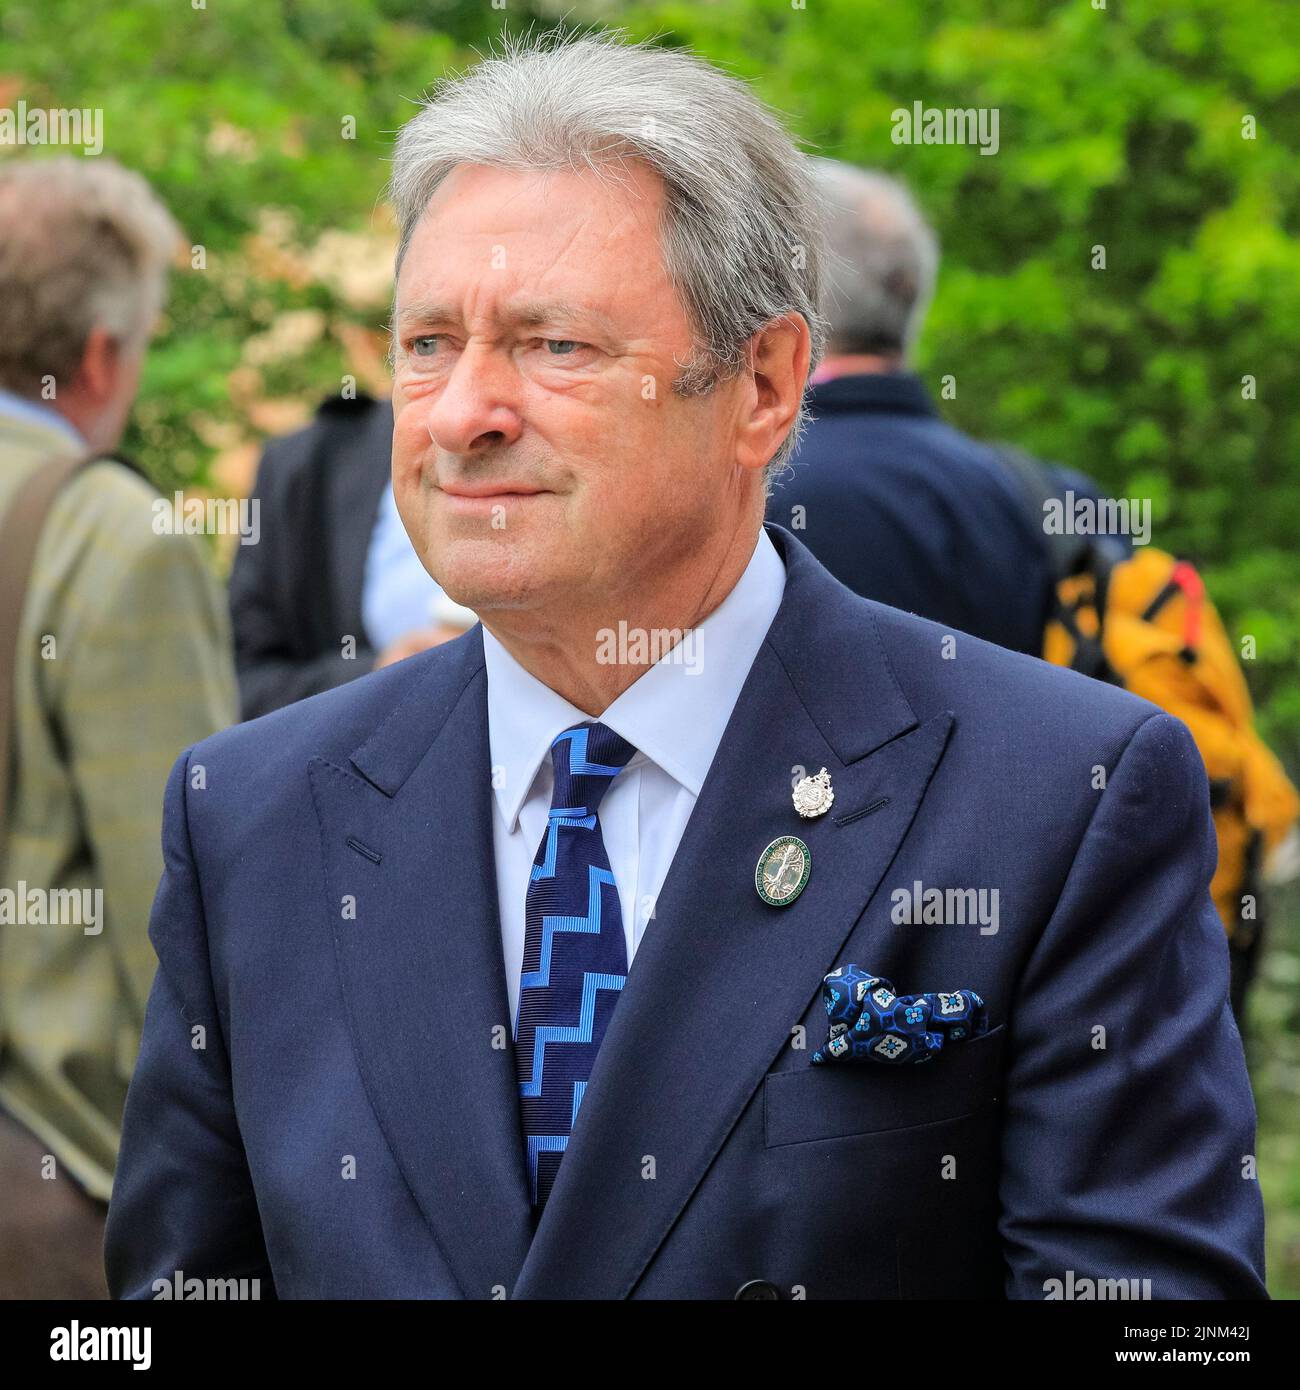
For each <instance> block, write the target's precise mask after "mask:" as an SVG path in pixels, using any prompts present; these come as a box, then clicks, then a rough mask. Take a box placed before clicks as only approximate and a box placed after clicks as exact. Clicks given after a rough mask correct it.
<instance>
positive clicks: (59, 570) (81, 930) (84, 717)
mask: <svg viewBox="0 0 1300 1390" xmlns="http://www.w3.org/2000/svg"><path fill="white" fill-rule="evenodd" d="M179 236H180V231H179V228H178V227H177V225H176V223H175V222H174V221H173V219H172V217H171V216H170V214H169V213H168V212H167V210H166V209H165V208H164V207H163V205H162V203H161V202H160V201H159V200H158V199H157V197H156V196H155V195H154V194H153V192H152V191H151V190H150V188H149V186H148V184H147V183H146V182H145V180H144V179H143V178H141V177H140V175H139V174H136V173H132V172H130V171H128V170H126V169H123V168H121V167H120V166H119V165H117V164H115V163H114V162H113V161H112V160H109V159H103V158H99V159H94V160H89V159H85V158H82V157H71V156H66V157H58V158H51V159H44V160H33V161H27V160H0V637H3V642H2V643H0V711H3V715H4V724H3V729H2V730H0V813H2V816H3V818H2V820H0V890H3V892H0V1297H6V1298H16V1297H27V1298H54V1297H83V1298H84V1297H105V1296H106V1294H107V1290H106V1287H105V1285H104V1276H103V1263H102V1254H101V1245H102V1239H103V1223H104V1214H105V1211H106V1204H107V1201H108V1197H109V1191H110V1187H111V1185H112V1180H113V1170H114V1164H115V1161H116V1156H117V1148H118V1140H119V1133H120V1123H121V1113H122V1107H123V1103H124V1101H125V1098H126V1088H127V1082H128V1080H129V1078H130V1075H131V1070H132V1067H133V1065H134V1062H135V1057H136V1053H137V1050H138V1046H139V1037H140V1033H141V1029H142V1027H143V1022H144V1006H145V1000H146V997H147V995H148V992H149V987H150V983H151V981H152V979H153V973H154V968H155V965H156V957H155V956H154V953H153V950H152V948H151V946H150V944H149V940H148V935H147V927H148V921H149V907H150V902H151V900H152V898H153V893H154V889H155V887H156V886H157V881H158V877H159V875H160V873H161V872H162V867H163V861H162V853H161V849H160V829H161V819H162V802H161V797H162V789H163V785H164V783H165V781H166V776H167V769H168V767H169V766H170V765H171V763H172V762H173V761H174V759H175V757H176V754H177V752H178V751H179V750H180V749H181V748H182V747H185V746H186V745H188V744H190V743H192V742H193V741H194V740H195V739H196V738H202V737H204V736H205V735H207V734H210V733H212V732H214V731H216V730H218V729H221V728H223V727H224V726H226V725H227V724H229V723H231V722H233V721H234V719H235V717H236V706H235V689H234V673H233V668H232V663H231V657H230V650H229V628H228V624H227V621H226V615H225V611H224V606H223V604H222V601H221V595H220V590H219V587H218V585H217V584H216V582H215V581H214V579H213V577H212V575H211V573H210V571H209V568H208V565H207V562H206V559H205V556H204V554H203V548H202V545H201V543H200V542H198V541H197V540H196V539H195V538H194V537H193V536H187V535H183V534H179V533H177V532H176V531H175V530H174V529H171V530H163V531H162V532H161V533H160V531H159V530H156V529H155V523H156V520H157V516H158V513H157V510H156V508H155V505H154V504H155V502H156V501H157V500H158V499H157V494H156V493H155V491H154V490H153V488H151V487H150V486H149V485H148V483H146V482H145V480H144V479H143V478H142V477H140V476H139V475H138V474H137V473H136V472H135V471H133V469H132V468H131V467H129V466H127V465H125V464H123V463H121V462H119V461H116V460H113V459H110V458H105V457H103V456H104V455H105V454H107V453H109V452H110V451H112V450H113V449H115V448H116V447H117V445H118V442H119V440H120V439H121V436H122V432H123V428H124V426H125V424H126V420H127V416H128V414H129V412H130V409H131V405H132V402H133V400H134V399H135V395H136V392H137V389H138V385H139V380H140V372H141V366H142V363H143V359H144V354H145V351H146V348H147V345H148V342H149V339H150V336H151V334H152V331H153V326H154V323H155V320H156V319H157V317H158V314H159V311H160V309H161V307H162V304H163V300H164V296H165V289H166V275H167V267H168V262H169V260H170V258H171V255H172V252H173V250H174V249H175V247H176V245H177V241H178V238H179ZM6 754H7V757H6V756H5V755H6ZM6 783H7V795H5V794H4V793H5V787H6ZM100 890H102V896H99V893H100ZM33 894H35V895H36V897H35V899H33ZM97 896H98V903H99V906H100V912H102V915H100V912H96V911H95V907H94V905H95V903H96V897H97ZM42 901H44V902H46V903H48V904H49V906H48V908H47V909H45V910H43V911H42V910H39V909H38V908H37V907H36V904H37V903H39V902H42ZM72 902H77V903H79V904H81V905H83V906H84V905H86V904H90V905H91V908H90V911H89V912H80V911H79V912H68V911H65V910H64V909H66V907H67V905H68V904H70V903H72ZM68 916H76V917H78V918H79V919H80V920H78V921H75V922H70V921H67V920H64V919H65V918H66V917H68ZM56 917H58V918H59V919H60V920H58V921H56V920H55V918H56ZM92 919H93V920H92Z"/></svg>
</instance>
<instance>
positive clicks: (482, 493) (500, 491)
mask: <svg viewBox="0 0 1300 1390" xmlns="http://www.w3.org/2000/svg"><path fill="white" fill-rule="evenodd" d="M442 491H443V492H445V493H446V494H447V496H448V497H458V498H466V499H472V500H475V501H482V500H485V499H487V498H505V497H536V496H537V495H538V494H539V493H540V492H541V491H542V489H541V488H536V487H525V486H524V485H523V484H522V483H451V484H444V485H443V487H442Z"/></svg>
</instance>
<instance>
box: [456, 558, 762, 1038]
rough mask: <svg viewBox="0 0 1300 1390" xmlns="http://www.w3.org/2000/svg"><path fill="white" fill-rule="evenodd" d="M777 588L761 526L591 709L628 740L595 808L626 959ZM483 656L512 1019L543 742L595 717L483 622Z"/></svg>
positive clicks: (544, 776) (542, 817) (544, 799)
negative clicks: (630, 673) (691, 618)
mask: <svg viewBox="0 0 1300 1390" xmlns="http://www.w3.org/2000/svg"><path fill="white" fill-rule="evenodd" d="M784 592H785V566H784V565H783V564H782V563H781V557H780V556H779V555H778V554H777V551H776V547H775V546H774V545H773V544H772V542H771V540H770V539H769V538H768V535H767V532H766V531H760V532H759V537H758V543H757V544H756V545H755V547H754V554H753V556H752V557H751V559H750V561H749V564H748V566H746V568H745V572H744V573H743V574H742V575H741V576H740V578H739V580H737V582H736V585H735V587H734V588H733V589H732V591H731V592H730V593H729V594H728V595H727V597H726V598H725V599H723V601H722V602H721V603H720V604H719V605H718V607H717V608H715V609H714V610H713V612H712V613H710V614H709V616H708V617H707V618H705V620H704V621H703V622H702V623H701V624H700V625H699V627H697V628H695V629H694V631H693V632H692V633H690V634H688V636H687V638H685V639H684V640H683V642H682V643H680V644H679V647H678V648H677V649H676V652H677V654H676V656H674V653H673V652H672V651H670V652H669V653H668V654H667V655H666V656H664V657H663V658H662V659H661V660H659V661H658V662H657V663H656V664H655V665H653V666H651V667H650V668H649V669H648V670H647V671H646V672H645V673H644V674H643V675H642V676H640V677H638V679H637V680H636V681H635V682H634V683H633V684H632V685H630V686H629V687H628V688H627V689H626V690H625V691H624V692H623V693H622V694H621V695H620V696H619V697H618V699H616V700H615V701H614V703H613V704H612V705H610V706H609V708H608V709H607V710H606V711H605V712H604V713H603V714H602V715H601V716H600V721H599V722H600V723H602V724H605V725H607V726H608V727H609V728H611V729H613V731H614V732H615V733H616V734H619V735H621V736H622V737H623V738H625V739H626V740H627V741H628V742H629V743H630V744H631V745H632V746H633V747H634V748H635V749H637V752H636V753H635V755H634V756H633V758H632V760H631V762H629V763H628V765H627V767H626V768H624V770H623V771H622V772H620V773H619V774H618V776H617V777H615V778H614V780H613V782H612V783H611V785H610V787H609V790H608V791H607V792H606V793H605V795H604V798H603V799H602V800H601V803H600V810H599V813H598V815H599V820H600V828H601V834H602V836H603V838H604V841H605V850H606V853H607V854H608V855H609V864H610V868H611V870H612V871H613V874H614V882H615V884H616V885H617V887H618V897H619V904H620V907H621V909H622V915H623V934H624V937H625V939H626V942H627V959H628V965H629V967H630V966H631V964H632V958H633V956H634V955H635V954H636V948H637V945H638V943H639V942H640V940H641V937H642V935H643V933H644V932H645V929H646V927H647V925H648V924H649V922H650V921H651V920H652V914H653V907H654V902H655V899H656V898H657V897H658V896H659V890H660V889H661V888H662V887H663V882H664V879H665V878H666V877H667V876H668V869H669V866H670V865H671V864H672V862H673V856H674V855H675V854H676V853H677V846H678V844H679V842H680V841H681V838H682V832H683V831H684V830H685V829H686V822H687V820H688V819H689V818H690V814H691V810H692V809H693V808H694V806H695V799H696V797H698V796H699V794H700V788H701V787H702V786H703V785H704V779H705V777H706V775H707V774H708V771H709V767H710V765H711V764H712V762H713V756H714V754H715V753H716V752H717V751H718V744H719V743H720V742H721V741H722V734H723V731H724V730H725V729H726V727H727V722H728V720H730V718H731V712H732V710H733V709H734V708H735V704H736V700H737V698H738V697H739V695H740V689H741V686H743V685H744V683H745V677H746V676H748V675H749V668H750V667H751V666H752V665H753V663H754V658H755V657H756V656H757V655H758V649H759V648H760V647H761V646H762V644H763V639H764V637H765V636H766V635H767V630H768V628H769V627H770V626H771V623H772V619H773V618H774V617H775V616H776V610H777V609H778V608H779V607H780V606H781V597H782V595H783V593H784ZM483 655H484V660H485V663H486V666H487V680H488V692H487V701H488V741H489V746H490V748H491V753H492V779H493V790H494V793H495V798H494V800H495V806H494V810H493V816H492V844H493V850H494V852H495V857H496V875H497V901H498V903H499V905H500V909H501V950H502V955H503V958H504V961H505V970H506V986H507V989H508V990H509V994H510V1016H511V1018H512V1019H514V1018H515V1014H516V1012H517V1010H518V1007H519V974H520V970H521V969H522V967H523V960H524V904H525V899H526V898H527V895H528V882H529V876H530V873H531V870H532V865H533V857H534V856H535V855H536V853H537V847H538V845H539V844H540V843H541V840H542V834H543V832H544V830H545V828H546V815H547V812H548V811H549V810H550V805H551V790H552V786H553V783H554V772H553V769H552V766H551V757H550V749H551V743H552V741H553V740H554V739H555V737H556V736H557V735H558V734H561V733H563V732H564V730H565V729H570V728H572V727H573V726H574V725H575V724H582V723H586V722H588V721H589V720H591V718H592V716H591V715H589V714H583V712H582V711H581V710H579V709H577V708H576V707H575V706H573V705H571V704H570V703H569V702H568V701H567V700H565V699H564V698H563V697H562V696H560V695H557V694H556V693H555V691H553V690H551V689H550V687H549V686H546V685H543V684H542V682H541V681H539V680H538V679H537V678H536V677H535V676H532V675H530V674H529V673H528V672H527V671H525V670H524V668H523V667H522V666H521V665H520V664H519V663H518V662H517V661H516V660H515V659H514V657H512V656H511V655H510V653H509V652H508V651H506V649H505V648H504V647H503V646H502V645H501V643H500V642H498V641H497V639H496V638H495V637H493V636H492V634H491V633H490V632H489V631H488V630H487V629H486V628H484V629H483Z"/></svg>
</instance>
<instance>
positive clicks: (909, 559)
mask: <svg viewBox="0 0 1300 1390" xmlns="http://www.w3.org/2000/svg"><path fill="white" fill-rule="evenodd" d="M810 401H811V405H812V411H813V415H814V417H815V419H814V422H813V423H812V424H811V425H810V426H809V428H808V430H807V432H806V433H805V435H804V438H803V439H802V441H801V442H800V446H799V449H798V452H797V453H796V455H795V457H794V460H793V469H792V471H787V472H786V474H785V475H784V477H782V478H781V479H780V480H779V481H778V483H777V484H776V485H775V488H774V490H773V495H772V497H771V499H770V500H769V503H768V511H767V516H768V520H769V521H774V522H776V524H777V525H778V526H785V527H788V528H790V529H792V530H793V531H794V532H795V534H796V535H797V536H798V537H799V539H800V540H801V541H803V543H804V544H805V545H806V546H807V547H808V549H809V550H811V551H812V553H813V554H814V555H815V556H816V557H817V558H818V559H819V560H820V561H821V562H822V564H823V565H825V566H826V568H827V569H828V570H830V572H831V573H832V574H833V575H834V576H835V577H836V579H838V580H839V581H840V583H842V584H845V585H847V586H848V587H849V588H850V589H852V590H853V591H854V593H857V594H861V595H862V596H863V597H864V598H871V599H875V600H876V601H877V602H878V603H887V604H889V605H890V606H891V607H893V608H902V609H903V610H905V611H906V612H909V613H919V614H920V616H921V617H923V618H929V619H930V620H931V621H932V622H936V623H942V624H943V625H944V626H945V627H953V628H959V629H960V630H961V631H963V632H970V633H973V634H974V635H975V636H976V637H982V638H984V640H985V641H988V642H996V643H997V644H998V645H999V646H1001V647H1010V648H1011V649H1012V650H1013V651H1020V652H1028V653H1029V654H1030V655H1031V656H1037V655H1038V654H1039V653H1040V652H1041V651H1042V646H1043V624H1044V621H1045V619H1046V616H1047V601H1048V597H1049V590H1050V586H1051V577H1050V574H1049V570H1048V557H1047V552H1046V549H1045V546H1044V544H1043V539H1042V536H1041V533H1036V532H1035V530H1034V528H1033V526H1032V524H1031V521H1030V518H1029V516H1028V515H1027V513H1026V506H1025V502H1024V500H1023V499H1022V498H1021V497H1020V495H1019V493H1018V492H1017V490H1016V484H1015V482H1014V481H1013V480H1012V479H1010V478H1009V477H1008V476H1007V475H1006V473H1005V471H1004V469H1003V467H1002V465H1001V464H1000V463H999V462H998V460H997V457H996V455H995V453H994V452H993V450H992V449H990V448H989V447H988V446H987V445H984V444H980V443H978V442H977V441H975V440H973V439H970V438H968V437H967V436H966V435H964V434H962V433H961V432H960V431H959V430H955V429H953V427H952V426H951V425H948V424H945V423H944V422H943V421H942V420H941V419H940V418H939V416H938V414H937V413H936V411H935V408H934V405H933V403H932V401H931V399H930V396H929V393H928V392H927V391H926V389H925V387H924V386H923V385H922V383H921V381H920V379H919V378H918V377H916V376H913V375H911V374H910V373H904V372H899V373H894V374H889V375H884V374H881V375H866V374H863V375H854V376H843V377H838V378H836V379H835V380H833V381H827V382H823V383H822V384H821V385H818V386H815V387H813V388H812V391H811V395H810ZM1083 481H1084V480H1080V482H1083ZM1077 490H1078V489H1077V488H1076V491H1077ZM798 505H802V507H803V508H804V512H803V516H802V518H801V519H802V521H803V523H804V526H803V529H800V525H799V520H800V518H796V516H795V514H794V511H793V508H794V507H796V506H798Z"/></svg>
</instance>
